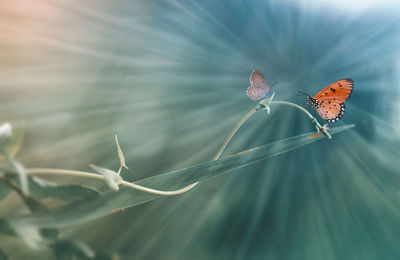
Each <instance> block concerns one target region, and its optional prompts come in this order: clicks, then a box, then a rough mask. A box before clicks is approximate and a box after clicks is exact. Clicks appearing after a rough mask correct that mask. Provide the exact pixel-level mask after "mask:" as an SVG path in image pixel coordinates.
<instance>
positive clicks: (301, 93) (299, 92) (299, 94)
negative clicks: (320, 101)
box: [297, 90, 310, 96]
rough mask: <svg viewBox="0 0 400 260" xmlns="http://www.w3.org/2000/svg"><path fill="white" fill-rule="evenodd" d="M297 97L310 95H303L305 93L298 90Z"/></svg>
mask: <svg viewBox="0 0 400 260" xmlns="http://www.w3.org/2000/svg"><path fill="white" fill-rule="evenodd" d="M297 95H298V96H310V95H308V94H307V93H305V92H303V91H300V90H298V91H297Z"/></svg>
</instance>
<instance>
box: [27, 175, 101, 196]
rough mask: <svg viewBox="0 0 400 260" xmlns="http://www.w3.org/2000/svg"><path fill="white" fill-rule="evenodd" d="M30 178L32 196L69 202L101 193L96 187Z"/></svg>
mask: <svg viewBox="0 0 400 260" xmlns="http://www.w3.org/2000/svg"><path fill="white" fill-rule="evenodd" d="M28 179H29V185H30V189H31V193H32V196H34V197H35V198H38V199H43V198H54V199H59V200H61V201H64V202H68V203H69V202H73V201H76V200H79V199H82V198H87V197H93V196H98V195H99V192H98V191H96V190H95V189H93V188H89V187H85V186H83V185H77V184H68V185H59V184H56V183H54V182H50V181H47V180H43V179H40V178H38V177H35V176H29V178H28Z"/></svg>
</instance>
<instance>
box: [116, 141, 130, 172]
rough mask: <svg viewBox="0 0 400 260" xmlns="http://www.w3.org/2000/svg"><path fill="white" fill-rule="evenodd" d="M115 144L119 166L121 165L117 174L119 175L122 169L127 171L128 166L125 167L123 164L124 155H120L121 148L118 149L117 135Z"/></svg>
mask: <svg viewBox="0 0 400 260" xmlns="http://www.w3.org/2000/svg"><path fill="white" fill-rule="evenodd" d="M115 143H116V144H117V151H118V157H119V162H120V164H121V167H120V168H119V170H118V174H119V173H120V172H121V169H122V167H124V168H125V169H127V170H128V169H129V168H128V166H126V164H125V157H124V154H123V153H122V149H121V147H120V145H119V142H118V137H117V135H115Z"/></svg>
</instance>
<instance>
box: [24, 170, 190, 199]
mask: <svg viewBox="0 0 400 260" xmlns="http://www.w3.org/2000/svg"><path fill="white" fill-rule="evenodd" d="M25 171H26V173H28V174H32V175H47V174H49V175H69V176H77V177H87V178H93V179H99V180H103V181H104V180H105V178H104V177H103V176H102V175H99V174H96V173H91V172H83V171H73V170H64V169H50V168H28V169H25ZM121 184H122V185H123V186H127V187H130V188H132V189H135V190H140V191H144V192H148V193H152V194H157V195H163V196H172V195H177V194H181V193H184V192H186V191H188V190H190V189H191V188H192V187H190V186H191V185H193V184H191V185H189V186H187V187H185V188H182V189H179V190H174V191H160V190H155V189H151V188H147V187H143V186H140V185H137V184H134V183H131V182H127V181H122V182H121ZM193 186H194V185H193Z"/></svg>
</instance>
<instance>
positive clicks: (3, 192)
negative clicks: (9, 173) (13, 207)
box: [0, 178, 12, 200]
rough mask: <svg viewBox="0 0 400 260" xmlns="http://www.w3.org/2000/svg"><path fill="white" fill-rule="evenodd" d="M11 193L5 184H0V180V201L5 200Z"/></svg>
mask: <svg viewBox="0 0 400 260" xmlns="http://www.w3.org/2000/svg"><path fill="white" fill-rule="evenodd" d="M11 191H12V189H11V188H10V187H9V186H8V185H7V184H5V183H3V182H1V178H0V200H2V199H3V198H5V197H6V196H7V195H8V194H9V193H10V192H11Z"/></svg>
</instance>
